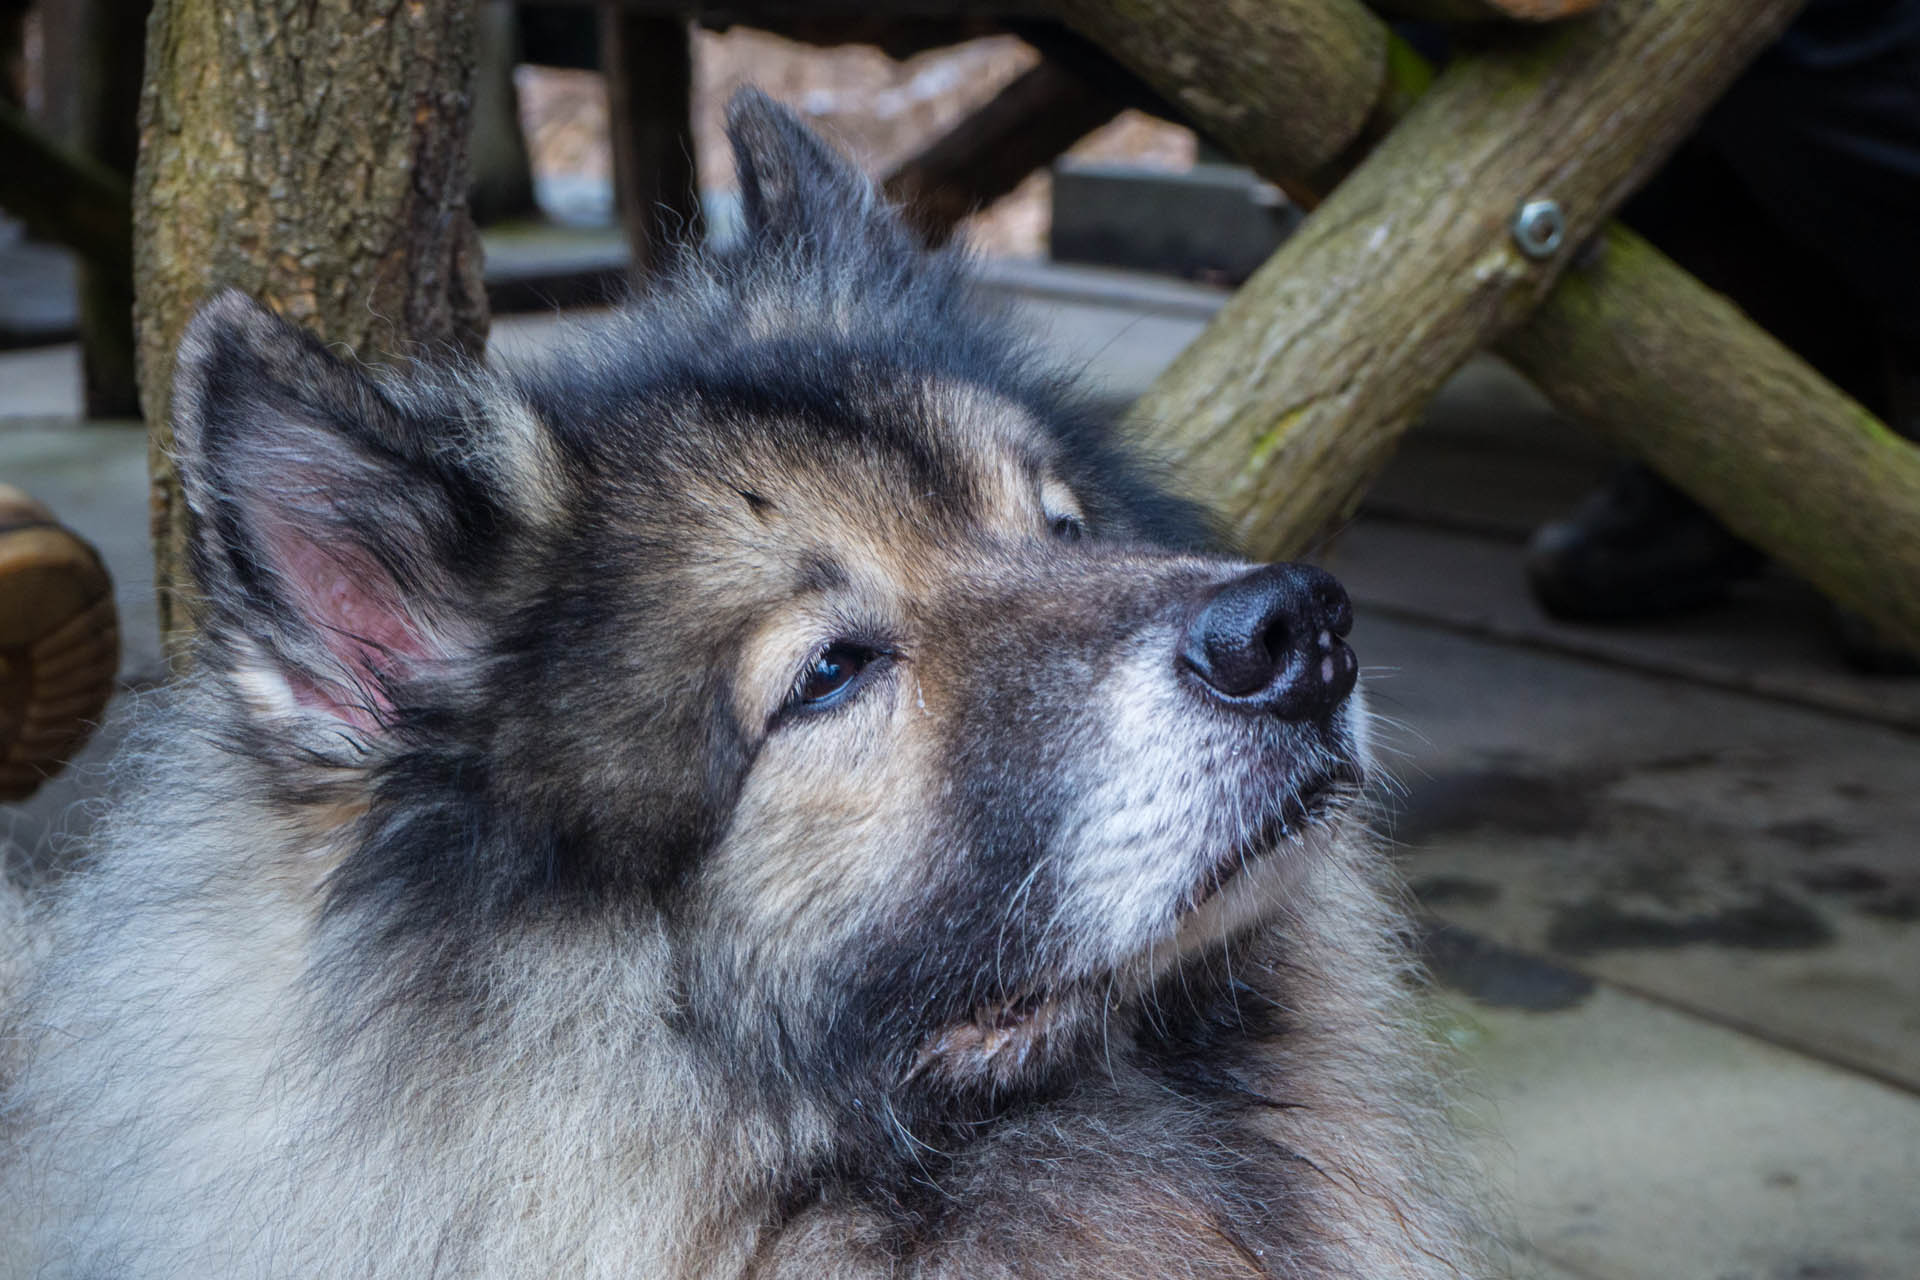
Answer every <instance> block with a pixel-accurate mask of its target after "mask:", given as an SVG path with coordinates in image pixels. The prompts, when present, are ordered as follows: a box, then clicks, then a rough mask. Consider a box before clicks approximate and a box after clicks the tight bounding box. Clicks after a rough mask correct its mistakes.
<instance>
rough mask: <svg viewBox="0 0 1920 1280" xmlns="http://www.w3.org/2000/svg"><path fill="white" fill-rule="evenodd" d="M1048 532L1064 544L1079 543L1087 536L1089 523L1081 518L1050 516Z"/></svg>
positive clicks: (1048, 518)
mask: <svg viewBox="0 0 1920 1280" xmlns="http://www.w3.org/2000/svg"><path fill="white" fill-rule="evenodd" d="M1047 532H1048V533H1050V534H1052V535H1053V536H1054V537H1056V538H1058V539H1060V541H1062V542H1078V541H1080V539H1082V538H1084V537H1086V536H1087V522H1086V521H1084V520H1082V519H1081V518H1080V517H1079V516H1049V517H1047Z"/></svg>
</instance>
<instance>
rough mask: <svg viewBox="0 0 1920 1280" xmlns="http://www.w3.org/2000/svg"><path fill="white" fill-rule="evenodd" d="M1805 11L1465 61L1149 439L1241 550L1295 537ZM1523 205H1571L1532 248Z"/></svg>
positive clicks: (1215, 351) (1509, 50) (1334, 517)
mask: <svg viewBox="0 0 1920 1280" xmlns="http://www.w3.org/2000/svg"><path fill="white" fill-rule="evenodd" d="M1798 7H1799V5H1798V0H1615V3H1613V4H1612V5H1610V6H1609V7H1607V8H1606V9H1604V10H1602V11H1601V12H1600V13H1599V14H1597V15H1595V16H1594V17H1592V18H1591V19H1589V20H1587V21H1584V22H1580V23H1575V24H1571V25H1569V26H1564V27H1553V28H1545V29H1542V30H1540V31H1538V32H1535V33H1531V35H1532V38H1529V39H1526V40H1521V41H1516V42H1513V43H1512V44H1510V45H1509V46H1508V47H1504V48H1502V49H1500V50H1497V51H1493V52H1488V53H1484V54H1479V55H1475V56H1472V57H1467V58H1462V59H1460V60H1459V61H1457V62H1456V63H1455V64H1454V65H1453V66H1452V67H1451V68H1450V69H1449V70H1448V71H1447V72H1446V73H1445V74H1444V75H1442V76H1441V78H1440V79H1439V80H1438V81H1436V82H1435V84H1434V86H1433V88H1432V89H1431V90H1429V91H1428V92H1427V94H1426V95H1425V96H1424V97H1423V98H1422V99H1421V100H1420V101H1419V102H1418V103H1417V104H1416V105H1415V107H1414V108H1413V110H1412V111H1411V112H1409V114H1408V115H1407V117H1406V119H1405V120H1404V121H1403V122H1402V123H1401V124H1400V125H1399V126H1398V127H1397V128H1395V129H1394V131H1393V132H1392V133H1391V134H1390V135H1388V136H1387V138H1386V139H1385V140H1384V141H1382V142H1381V143H1380V144H1379V146H1378V147H1377V148H1376V149H1375V150H1374V152H1373V154H1372V155H1370V156H1369V157H1368V158H1367V159H1366V161H1365V162H1364V163H1363V164H1361V166H1360V167H1359V168H1358V169H1357V170H1355V171H1354V173H1353V174H1352V175H1351V176H1350V177H1349V178H1348V179H1347V180H1346V181H1345V182H1343V183H1342V184H1341V185H1340V186H1339V187H1338V188H1337V189H1336V190H1335V191H1334V192H1333V194H1332V195H1331V196H1330V197H1329V198H1328V199H1327V200H1326V202H1325V203H1324V204H1323V205H1321V206H1320V208H1319V209H1318V210H1317V211H1316V212H1315V213H1314V214H1313V215H1312V216H1310V217H1309V218H1308V219H1307V220H1306V222H1305V223H1303V224H1302V226H1301V228H1300V230H1299V231H1298V232H1296V233H1295V235H1294V236H1293V238H1292V239H1291V240H1289V241H1288V243H1287V244H1286V245H1285V246H1283V247H1282V248H1281V249H1280V251H1279V252H1278V253H1276V254H1275V255H1274V257H1273V259H1272V260H1270V261H1269V262H1268V263H1267V264H1266V265H1265V266H1264V267H1262V268H1261V269H1260V270H1259V271H1258V272H1256V273H1255V274H1254V276H1253V277H1252V279H1250V280H1249V281H1248V282H1247V283H1246V284H1245V285H1244V286H1242V287H1241V289H1240V291H1239V292H1238V293H1237V294H1235V296H1234V298H1233V299H1232V301H1231V302H1230V303H1229V304H1228V306H1227V307H1226V308H1225V309H1224V310H1223V311H1222V312H1221V314H1220V315H1219V317H1218V318H1216V319H1215V320H1214V322H1213V323H1212V324H1211V325H1209V326H1208V328H1207V329H1206V331H1205V332H1203V333H1202V334H1201V336H1200V337H1199V338H1198V339H1196V340H1195V341H1194V343H1193V344H1192V345H1191V346H1190V347H1189V348H1188V349H1187V350H1186V351H1185V352H1184V353H1182V355H1181V356H1180V358H1179V359H1178V360H1177V361H1176V362H1175V363H1174V364H1173V366H1172V367H1171V368H1169V369H1168V370H1167V372H1166V373H1165V374H1164V375H1163V376H1162V377H1161V378H1160V379H1159V381H1158V382H1156V383H1155V384H1154V386H1153V387H1152V389H1151V390H1149V392H1148V393H1147V395H1146V396H1145V397H1144V398H1143V399H1142V401H1141V402H1140V404H1139V405H1138V406H1137V411H1136V417H1137V421H1138V422H1139V424H1140V426H1141V429H1142V430H1143V432H1145V434H1146V435H1147V438H1148V440H1149V442H1150V443H1151V444H1152V445H1153V446H1154V447H1156V448H1157V449H1158V450H1159V451H1160V452H1162V453H1164V454H1165V455H1166V456H1168V457H1172V458H1180V459H1182V460H1183V474H1184V475H1185V476H1187V477H1188V483H1189V486H1190V488H1191V490H1192V492H1193V493H1194V494H1195V495H1196V496H1201V497H1204V498H1206V499H1207V500H1209V501H1211V502H1214V503H1216V504H1220V505H1224V507H1225V508H1226V510H1227V512H1228V513H1229V516H1230V518H1231V519H1232V521H1233V525H1234V529H1235V532H1236V533H1237V534H1238V535H1239V537H1240V538H1241V539H1242V541H1243V543H1244V545H1245V546H1246V547H1247V548H1248V549H1250V550H1251V551H1253V552H1254V553H1256V554H1258V555H1262V556H1280V555H1284V554H1289V553H1294V552H1297V551H1299V550H1300V549H1301V548H1302V547H1303V546H1305V545H1306V544H1307V543H1309V542H1310V541H1311V540H1312V539H1313V538H1314V537H1315V536H1316V535H1318V534H1319V533H1320V532H1322V531H1323V530H1325V529H1326V528H1327V527H1329V526H1330V525H1332V524H1334V523H1337V522H1338V521H1340V520H1343V519H1345V518H1346V517H1347V516H1348V515H1349V514H1350V513H1351V512H1352V510H1353V508H1354V506H1355V505H1356V504H1357V502H1358V500H1359V498H1360V495H1361V494H1362V492H1364V490H1365V487H1366V485H1367V483H1368V482H1369V481H1370V480H1371V479H1372V477H1373V476H1374V475H1375V474H1376V473H1377V472H1378V470H1379V469H1380V467H1382V466H1383V465H1384V464H1385V462H1386V460H1387V458H1388V457H1390V456H1391V454H1392V450H1393V448H1394V446H1395V445H1396V444H1397V442H1398V440H1399V437H1400V435H1401V433H1402V432H1404V431H1405V429H1406V428H1407V427H1408V426H1409V425H1411V424H1412V422H1413V420H1414V419H1415V417H1416V416H1417V415H1418V414H1419V412H1420V410H1421V409H1422V408H1423V407H1424V406H1425V404H1426V402H1427V400H1428V399H1429V398H1430V397H1431V395H1432V394H1433V392H1434V391H1436V390H1437V389H1438V388H1439V386H1440V385H1441V383H1442V382H1444V381H1445V380H1446V378H1447V377H1448V376H1450V375H1451V374H1452V373H1453V371H1454V370H1455V369H1457V368H1458V367H1459V366H1460V364H1461V363H1463V362H1464V361H1465V360H1466V358H1467V357H1468V356H1470V355H1471V354H1473V352H1474V351H1476V350H1478V349H1479V348H1480V347H1481V346H1483V345H1485V344H1486V343H1487V342H1488V341H1489V340H1490V339H1491V338H1493V337H1494V336H1496V335H1498V334H1499V333H1501V332H1502V331H1504V330H1505V329H1506V328H1507V327H1509V326H1510V325H1512V324H1514V323H1515V322H1517V321H1519V320H1521V319H1522V318H1524V317H1525V316H1526V314H1527V313H1528V312H1529V311H1531V310H1532V309H1533V307H1534V306H1535V305H1537V304H1538V302H1539V301H1540V299H1541V298H1542V297H1544V296H1545V294H1546V292H1547V290H1548V289H1549V288H1550V287H1551V286H1552V284H1553V282H1554V280H1555V279H1556V278H1557V277H1558V276H1559V274H1560V272H1561V270H1562V269H1563V268H1564V266H1565V265H1566V262H1567V260H1568V259H1569V257H1570V256H1571V254H1572V250H1573V246H1575V245H1578V244H1579V243H1581V242H1582V241H1583V240H1584V239H1586V238H1587V237H1588V236H1590V235H1592V234H1593V233H1594V232H1595V231H1596V230H1598V229H1599V227H1600V225H1601V224H1602V222H1603V220H1604V219H1605V218H1606V216H1607V215H1608V214H1609V213H1610V212H1611V211H1612V210H1613V208H1614V207H1615V206H1616V205H1617V204H1618V203H1619V202H1620V201H1621V200H1622V199H1623V198H1624V197H1625V196H1626V195H1627V193H1628V192H1629V191H1631V190H1632V189H1633V187H1634V186H1635V185H1636V184H1637V183H1638V182H1639V181H1640V180H1641V179H1642V178H1643V177H1644V176H1645V175H1646V173H1647V172H1648V170H1649V169H1650V168H1652V167H1653V166H1654V165H1655V164H1657V163H1658V162H1659V161H1660V160H1661V158H1663V157H1664V156H1665V155H1666V154H1667V152H1668V151H1669V150H1670V149H1671V148H1672V147H1673V146H1674V145H1675V144H1676V143H1677V142H1678V141H1679V140H1680V138H1681V137H1682V136H1683V135H1684V134H1685V133H1686V132H1687V131H1688V130H1689V129H1690V128H1691V126H1692V125H1693V123H1694V121H1695V120H1696V119H1697V118H1698V116H1699V115H1700V113H1701V112H1702V111H1704V110H1705V108H1706V107H1707V106H1708V105H1709V104H1710V103H1711V102H1712V101H1713V100H1714V99H1715V98H1716V97H1717V96H1718V95H1719V93H1720V91H1721V90H1722V89H1724V88H1725V86H1726V85H1727V83H1728V82H1729V81H1730V80H1731V79H1732V78H1733V76H1734V75H1735V74H1736V73H1737V72H1738V71H1739V69H1740V67H1741V66H1742V65H1743V64H1744V62H1745V61H1746V59H1747V58H1748V57H1750V56H1751V55H1752V54H1754V53H1756V52H1758V50H1759V49H1760V48H1761V47H1762V46H1763V45H1764V44H1766V43H1767V41H1768V40H1769V39H1770V38H1771V37H1772V35H1773V34H1774V33H1776V32H1778V31H1779V30H1780V28H1781V27H1782V26H1784V25H1785V23H1786V21H1787V20H1788V18H1789V17H1791V15H1792V14H1793V12H1794V11H1795V10H1796V9H1797V8H1798ZM1534 199H1551V200H1553V201H1555V202H1557V204H1558V206H1559V207H1560V208H1561V210H1562V211H1563V213H1564V221H1565V227H1564V232H1563V236H1562V240H1563V243H1562V245H1561V246H1560V248H1559V250H1558V251H1557V252H1556V253H1553V254H1551V255H1549V256H1547V257H1545V258H1544V259H1535V258H1531V257H1529V256H1527V255H1526V254H1524V253H1523V252H1522V251H1521V250H1520V248H1519V247H1518V246H1517V245H1516V243H1515V237H1514V234H1513V231H1512V222H1513V219H1514V217H1515V214H1516V212H1517V211H1518V210H1519V209H1520V207H1521V205H1522V204H1523V203H1525V202H1527V201H1530V200H1534Z"/></svg>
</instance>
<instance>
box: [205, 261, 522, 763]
mask: <svg viewBox="0 0 1920 1280" xmlns="http://www.w3.org/2000/svg"><path fill="white" fill-rule="evenodd" d="M523 412H524V411H523ZM173 423H174V441H175V447H176V451H177V457H178V462H179V468H180V477H181V484H182V487H183V489H184V490H185V493H186V498H187V502H188V505H189V508H190V509H191V511H192V515H193V535H192V543H191V557H192V564H193V571H194V576H195V578H196V579H197V581H198V585H199V588H200V591H201V593H202V595H203V598H204V605H205V607H204V610H203V616H202V619H201V622H202V625H203V627H204V629H205V631H206V634H207V642H208V648H207V649H206V650H205V652H206V653H207V656H208V657H209V659H210V660H211V661H212V663H213V665H215V666H216V667H220V668H223V669H225V670H226V671H228V672H229V674H231V675H232V676H234V677H235V679H236V681H237V682H238V683H240V684H241V686H242V688H243V689H244V691H245V692H246V693H247V694H248V697H249V701H251V702H253V703H255V704H256V705H263V709H265V710H268V711H273V712H280V713H291V714H297V715H303V716H305V715H318V716H324V717H328V718H330V719H331V721H333V722H334V726H335V727H339V726H344V727H347V728H349V729H352V730H354V731H357V732H358V733H360V734H368V733H377V732H378V731H380V730H381V729H382V728H383V727H385V726H386V725H388V724H389V723H390V715H391V713H392V711H393V708H394V701H393V694H394V691H395V690H396V689H397V688H398V687H399V685H400V684H401V683H402V682H403V681H405V680H406V679H408V678H409V677H411V676H414V675H417V674H419V673H420V672H421V670H422V669H423V668H424V667H425V666H426V665H427V664H436V663H444V662H446V661H447V660H451V659H457V658H459V657H460V656H461V654H462V653H463V652H464V651H466V650H468V649H470V648H471V647H472V646H473V645H474V643H475V641H476V636H475V634H474V626H473V622H472V620H471V619H472V613H473V605H474V604H475V601H474V600H473V599H472V594H473V589H474V583H475V582H476V581H477V580H478V577H479V575H480V573H481V572H483V570H484V566H485V563H486V562H487V561H488V560H489V559H490V558H491V555H492V554H494V553H495V552H496V551H497V547H498V543H499V540H500V539H501V537H502V536H503V535H504V533H505V530H506V527H507V525H508V524H509V523H510V520H511V516H510V513H509V512H508V511H507V510H506V508H505V506H504V504H503V499H502V497H501V490H500V487H499V486H498V485H495V484H493V483H492V482H491V481H490V480H489V477H488V475H487V467H486V464H485V462H484V461H483V460H484V459H485V458H487V457H488V456H489V455H490V454H497V452H498V450H497V448H490V447H489V442H488V439H487V436H488V432H489V428H488V426H487V423H486V413H485V411H484V409H483V407H482V405H481V404H480V402H479V397H477V396H463V395H462V394H460V393H459V392H457V391H454V390H450V389H448V388H446V387H441V388H440V389H438V390H433V389H415V388H408V389H407V391H406V392H405V393H404V394H397V393H395V392H392V391H389V390H388V389H387V388H385V387H383V386H382V385H381V384H379V383H377V382H376V381H375V380H374V379H373V378H372V377H370V376H368V374H367V373H366V372H365V371H364V370H363V369H361V368H359V367H358V366H356V365H353V364H350V363H348V362H347V361H345V360H342V359H340V358H338V357H336V356H334V355H333V354H331V353H330V352H329V351H328V350H327V349H326V348H325V347H324V346H323V345H321V343H320V342H319V341H318V340H317V339H316V338H314V337H313V336H312V335H310V334H308V333H306V332H304V331H302V330H300V329H297V328H295V327H294V326H292V325H290V324H288V323H286V322H285V321H283V320H281V319H280V318H279V317H277V316H275V315H273V314H272V313H271V312H269V311H267V310H265V309H264V308H262V307H260V306H259V305H257V304H256V303H254V302H252V301H251V300H249V299H248V298H246V297H245V296H243V295H241V294H239V293H236V292H228V293H224V294H221V295H220V296H219V297H217V298H215V299H214V300H213V301H212V302H210V303H208V304H207V305H206V306H204V307H203V308H202V309H201V310H200V312H199V314H198V315H196V316H195V317H194V319H193V322H192V323H191V324H190V325H189V326H188V328H187V333H186V337H185V338H184V339H183V340H182V342H181V344H180V356H179V363H178V366H177V369H176V372H175V374H174V382H173Z"/></svg>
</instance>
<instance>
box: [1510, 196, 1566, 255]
mask: <svg viewBox="0 0 1920 1280" xmlns="http://www.w3.org/2000/svg"><path fill="white" fill-rule="evenodd" d="M1566 238H1567V219H1566V215H1565V214H1563V213H1561V212H1560V206H1559V205H1558V204H1556V203H1555V202H1554V201H1552V200H1540V199H1534V200H1529V201H1527V202H1526V203H1525V204H1523V205H1521V206H1520V209H1519V212H1517V213H1515V214H1514V215H1513V242H1514V243H1515V244H1517V245H1519V246H1520V252H1522V253H1524V254H1526V255H1527V256H1528V257H1529V258H1536V259H1538V258H1551V257H1552V256H1553V255H1554V252H1555V251H1556V250H1558V249H1559V248H1560V244H1561V242H1562V241H1564V240H1565V239H1566Z"/></svg>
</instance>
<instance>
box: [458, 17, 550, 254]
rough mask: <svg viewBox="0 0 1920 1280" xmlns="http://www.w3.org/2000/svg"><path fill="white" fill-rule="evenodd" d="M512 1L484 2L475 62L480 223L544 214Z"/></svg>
mask: <svg viewBox="0 0 1920 1280" xmlns="http://www.w3.org/2000/svg"><path fill="white" fill-rule="evenodd" d="M515 7H516V6H515V5H514V4H513V3H512V0H483V3H482V4H481V5H480V8H479V11H478V13H477V14H476V19H477V21H476V25H477V27H478V31H477V35H476V45H477V48H476V50H475V55H474V65H473V133H472V141H471V144H470V145H471V146H472V148H473V190H472V192H471V193H470V194H469V196H468V198H467V207H468V208H469V209H471V210H472V212H473V220H474V222H475V223H477V224H478V225H480V226H483V227H484V226H490V225H492V224H494V223H496V222H506V221H508V220H509V219H513V218H533V217H538V216H539V213H540V206H539V204H538V202H537V201H535V199H534V196H533V162H532V160H531V158H530V157H529V156H528V154H527V138H526V134H525V133H524V132H523V131H522V129H521V127H520V92H519V90H518V89H517V88H516V87H515V85H514V82H513V69H514V67H515V66H516V65H518V64H519V63H520V62H521V61H522V60H523V59H522V56H521V51H520V24H519V15H518V14H517V13H516V12H515Z"/></svg>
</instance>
